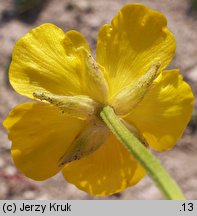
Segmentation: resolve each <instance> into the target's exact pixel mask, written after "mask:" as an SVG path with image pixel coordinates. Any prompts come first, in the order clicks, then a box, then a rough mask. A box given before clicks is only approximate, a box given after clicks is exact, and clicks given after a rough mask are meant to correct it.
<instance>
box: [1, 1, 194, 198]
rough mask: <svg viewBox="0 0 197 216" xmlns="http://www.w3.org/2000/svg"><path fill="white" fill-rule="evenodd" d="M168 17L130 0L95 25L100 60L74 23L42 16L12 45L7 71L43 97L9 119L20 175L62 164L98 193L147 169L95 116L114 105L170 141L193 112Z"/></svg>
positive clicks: (40, 176) (28, 92) (146, 132)
mask: <svg viewBox="0 0 197 216" xmlns="http://www.w3.org/2000/svg"><path fill="white" fill-rule="evenodd" d="M174 52H175V39H174V36H173V34H172V33H171V32H170V31H169V29H168V28H167V21H166V18H165V17H164V16H163V15H162V14H161V13H159V12H157V11H154V10H151V9H149V8H147V7H145V6H144V5H141V4H128V5H126V6H124V7H123V8H122V9H121V10H120V11H119V12H118V14H117V15H116V16H115V17H114V18H113V20H112V22H111V24H106V25H104V26H102V27H101V29H100V31H99V34H98V42H97V49H96V60H94V58H93V56H92V54H91V51H90V48H89V46H88V44H87V43H86V41H85V39H84V37H83V36H82V35H81V34H80V33H79V32H77V31H73V30H72V31H68V32H66V33H64V32H63V31H62V30H61V29H59V28H58V27H57V26H55V25H53V24H43V25H41V26H39V27H37V28H35V29H33V30H32V31H30V32H29V33H27V34H26V35H25V36H24V37H22V38H21V39H20V40H19V41H18V42H17V43H16V45H15V48H14V51H13V56H12V63H11V65H10V70H9V79H10V83H11V85H12V86H13V88H14V89H15V90H16V91H17V92H18V93H20V94H21V95H24V96H26V97H28V98H31V99H34V100H36V101H37V102H28V103H24V104H21V105H19V106H17V107H15V108H14V109H13V110H12V111H11V112H10V114H9V115H8V117H7V119H6V120H5V121H4V126H5V127H6V128H7V130H8V134H9V139H10V140H11V141H12V150H11V153H12V157H13V160H14V163H15V165H16V167H17V168H18V169H19V170H20V171H21V172H22V173H24V175H26V176H28V177H29V178H32V179H35V180H44V179H47V178H49V177H51V176H54V175H55V174H57V173H58V172H59V171H60V170H61V171H62V173H63V176H64V177H65V179H66V180H67V181H69V182H70V183H72V184H75V185H76V186H77V187H78V188H80V189H81V190H84V191H86V192H88V193H90V194H93V195H109V194H113V193H116V192H120V191H122V190H124V189H125V188H127V187H129V186H132V185H135V184H136V183H137V182H138V181H140V180H141V179H142V178H143V176H144V175H145V171H144V169H143V168H142V167H141V166H140V164H139V163H138V162H137V161H136V160H135V159H134V158H133V157H132V156H131V155H130V154H129V152H128V151H127V150H126V149H125V148H124V147H123V146H122V145H121V144H120V143H119V141H118V140H117V139H116V138H115V137H114V135H113V134H112V133H111V132H110V130H109V129H108V127H107V126H106V124H105V123H104V122H103V121H102V119H101V118H100V117H99V113H100V111H101V110H102V108H103V107H104V106H106V105H109V106H111V107H113V109H114V111H115V113H116V114H117V115H118V116H119V117H120V118H121V120H122V122H123V123H124V124H125V126H126V127H127V128H128V129H129V130H131V131H132V132H133V133H135V134H136V136H137V137H139V139H140V140H141V141H142V142H143V143H144V145H146V146H148V147H151V148H152V149H154V150H157V151H164V150H167V149H170V148H172V147H173V146H174V145H175V144H176V142H177V140H178V139H179V138H180V137H181V135H182V133H183V131H184V129H185V127H186V125H187V123H188V121H189V119H190V116H191V113H192V106H193V94H192V91H191V89H190V87H189V85H188V84H187V83H186V82H184V81H183V78H182V76H181V75H180V74H179V71H178V70H177V69H174V70H165V68H166V67H167V66H168V64H169V63H170V61H171V60H172V58H173V55H174Z"/></svg>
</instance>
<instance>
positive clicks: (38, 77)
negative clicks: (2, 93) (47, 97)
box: [9, 24, 89, 98]
mask: <svg viewBox="0 0 197 216" xmlns="http://www.w3.org/2000/svg"><path fill="white" fill-rule="evenodd" d="M81 47H83V48H85V49H87V50H89V47H88V45H87V43H86V42H85V39H84V37H83V36H82V35H81V34H80V33H78V32H76V31H70V32H67V33H64V32H63V31H62V30H61V29H59V28H58V27H57V26H55V25H52V24H43V25H41V26H39V27H37V28H35V29H33V30H32V31H30V32H29V33H27V34H26V35H25V36H24V37H22V38H21V39H20V40H19V41H18V42H17V43H16V45H15V47H14V51H13V55H12V62H11V66H10V70H9V78H10V82H11V84H12V86H13V87H14V89H15V90H16V91H17V92H18V93H20V94H22V95H25V96H27V97H30V98H33V95H32V94H33V92H36V91H43V92H50V93H52V94H57V95H75V94H80V92H81V84H80V82H81V81H80V80H81V73H82V71H81V68H82V59H81V57H80V55H79V54H78V51H77V49H78V48H81Z"/></svg>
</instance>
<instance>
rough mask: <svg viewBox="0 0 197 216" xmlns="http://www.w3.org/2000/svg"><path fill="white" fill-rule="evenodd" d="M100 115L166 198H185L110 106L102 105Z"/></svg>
mask: <svg viewBox="0 0 197 216" xmlns="http://www.w3.org/2000/svg"><path fill="white" fill-rule="evenodd" d="M100 116H101V118H102V119H103V120H104V122H105V123H106V124H107V126H108V127H109V129H110V130H111V131H112V133H113V134H114V135H115V136H116V137H117V139H118V140H119V141H120V142H121V143H122V144H123V145H124V147H125V148H127V150H128V151H129V152H130V153H131V154H132V156H134V157H135V159H136V160H138V161H139V163H140V164H141V165H142V166H143V167H144V169H145V170H146V171H147V173H148V175H149V176H150V178H151V179H152V180H153V181H154V182H155V184H156V185H157V187H158V188H159V190H160V191H161V192H162V193H163V195H164V196H165V197H166V199H169V200H185V197H184V195H183V193H182V192H181V190H180V188H179V187H178V185H177V184H176V182H175V181H174V180H173V179H172V178H171V177H170V175H169V174H168V173H167V172H166V170H165V169H164V167H163V166H162V165H161V164H160V162H159V161H158V160H157V159H156V158H155V157H154V155H153V154H151V152H150V151H148V150H147V148H146V147H145V146H144V145H143V144H142V143H141V142H140V140H139V139H138V138H137V137H135V135H134V134H133V133H131V132H130V131H129V130H128V129H127V128H126V127H125V126H124V125H123V124H122V122H121V121H120V119H119V117H118V116H117V115H116V114H115V113H114V110H113V109H112V108H111V107H109V106H106V107H104V108H103V110H102V111H101V112H100Z"/></svg>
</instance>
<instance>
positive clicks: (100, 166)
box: [62, 134, 145, 196]
mask: <svg viewBox="0 0 197 216" xmlns="http://www.w3.org/2000/svg"><path fill="white" fill-rule="evenodd" d="M62 172H63V175H64V177H65V179H66V180H68V181H69V182H70V183H72V184H75V185H76V186H77V187H78V188H79V189H81V190H83V191H86V192H87V193H90V194H92V195H97V196H105V195H110V194H113V193H117V192H120V191H122V190H124V189H125V188H127V187H129V186H131V185H134V184H136V183H137V182H138V181H139V180H140V179H141V178H142V177H143V176H144V175H145V171H144V169H143V168H142V167H141V166H140V165H139V164H138V162H137V161H136V160H134V159H133V158H132V157H131V156H130V154H129V153H128V151H127V150H126V149H125V148H124V147H123V146H122V145H121V144H120V143H119V142H118V141H117V140H116V138H115V137H114V136H113V135H112V134H111V135H110V136H109V138H108V139H107V141H106V143H104V144H103V145H102V146H101V147H100V148H99V149H98V150H97V151H96V152H94V153H93V154H91V155H89V156H87V157H85V158H83V159H81V160H79V161H74V162H71V163H69V164H67V165H65V167H64V168H63V170H62Z"/></svg>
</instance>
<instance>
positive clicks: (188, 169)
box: [0, 0, 197, 199]
mask: <svg viewBox="0 0 197 216" xmlns="http://www.w3.org/2000/svg"><path fill="white" fill-rule="evenodd" d="M14 2H18V5H16V4H14ZM19 2H20V1H19V0H18V1H14V0H1V2H0V123H1V122H2V121H3V120H4V119H5V117H6V116H7V114H8V112H9V111H10V110H11V109H12V108H13V107H14V106H16V105H17V104H20V103H23V102H24V101H27V100H28V99H26V98H24V97H22V96H20V95H18V94H17V93H15V92H14V90H13V89H12V87H11V86H10V84H9V81H8V68H9V64H10V60H11V53H12V49H13V46H14V44H15V42H16V41H17V40H18V39H19V38H20V37H21V36H23V35H24V34H25V33H26V32H27V31H29V30H31V29H32V28H33V27H36V26H38V25H40V24H42V23H46V22H49V23H54V24H56V25H57V26H59V27H61V28H62V29H63V30H65V31H67V30H70V29H75V30H78V31H80V32H82V33H83V34H84V35H85V37H86V38H87V40H88V42H89V44H90V46H91V48H92V50H95V45H96V40H97V33H98V30H99V28H100V27H101V26H102V25H103V24H104V23H110V21H111V19H112V17H113V16H114V15H115V14H116V13H117V11H118V10H119V9H120V8H121V7H122V6H123V5H124V4H125V3H132V2H138V3H144V4H145V5H147V6H149V7H151V8H153V9H156V10H159V11H161V12H163V13H164V14H165V15H166V17H167V19H168V26H169V28H170V29H171V31H172V32H173V33H174V35H175V38H176V40H177V50H176V55H175V57H174V60H173V61H172V63H171V65H170V68H180V71H181V73H182V74H183V76H184V79H185V80H187V81H188V82H189V83H190V85H191V86H192V89H193V91H194V93H195V95H196V93H197V88H196V86H197V42H196V41H197V28H196V27H197V11H196V6H195V5H196V0H193V1H192V0H191V1H190V0H173V1H171V0H160V1H157V0H144V1H142V0H141V1H138V0H136V1H132V0H130V1H127V0H119V1H118V0H116V1H115V0H99V1H98V0H75V1H74V0H73V1H71V0H59V1H56V0H48V1H43V2H45V3H40V2H42V1H39V0H38V1H37V5H26V6H25V5H19ZM31 2H32V1H31ZM34 2H36V1H34ZM195 110H196V109H195ZM195 110H194V114H193V116H192V120H191V122H190V124H189V126H188V127H187V129H186V131H185V134H184V135H183V137H182V139H181V140H180V141H179V142H178V143H177V145H176V146H175V147H174V148H173V149H172V150H170V151H167V152H163V153H155V152H154V154H155V155H156V157H157V158H158V159H159V160H160V161H161V162H162V164H163V165H164V167H165V168H166V169H167V170H168V171H169V173H170V174H171V175H172V176H173V178H174V179H175V180H176V181H177V183H178V184H179V185H180V187H181V188H182V190H183V192H184V193H185V195H186V197H187V198H188V199H197V133H196V127H197V112H196V111H195ZM10 146H11V143H10V141H9V140H8V138H7V133H6V130H5V129H4V128H3V126H2V124H0V199H162V196H161V194H160V192H159V191H158V189H157V188H156V187H155V185H154V184H153V183H152V181H151V180H150V178H149V177H147V176H146V177H145V178H144V179H143V180H142V181H141V182H139V183H138V184H137V185H136V186H135V187H132V188H129V189H127V190H125V191H124V192H122V193H118V194H115V195H113V196H108V197H99V198H98V197H94V196H89V195H88V194H86V193H84V192H82V191H80V190H78V189H77V188H76V187H75V186H73V185H71V184H69V183H67V182H66V181H65V180H64V179H63V177H62V176H61V174H59V175H57V176H55V177H53V178H51V179H49V180H47V181H43V182H36V181H32V180H30V179H28V178H26V177H24V176H23V175H22V174H21V173H20V172H19V171H18V170H17V169H16V168H15V166H14V165H13V162H12V159H11V157H10Z"/></svg>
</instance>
